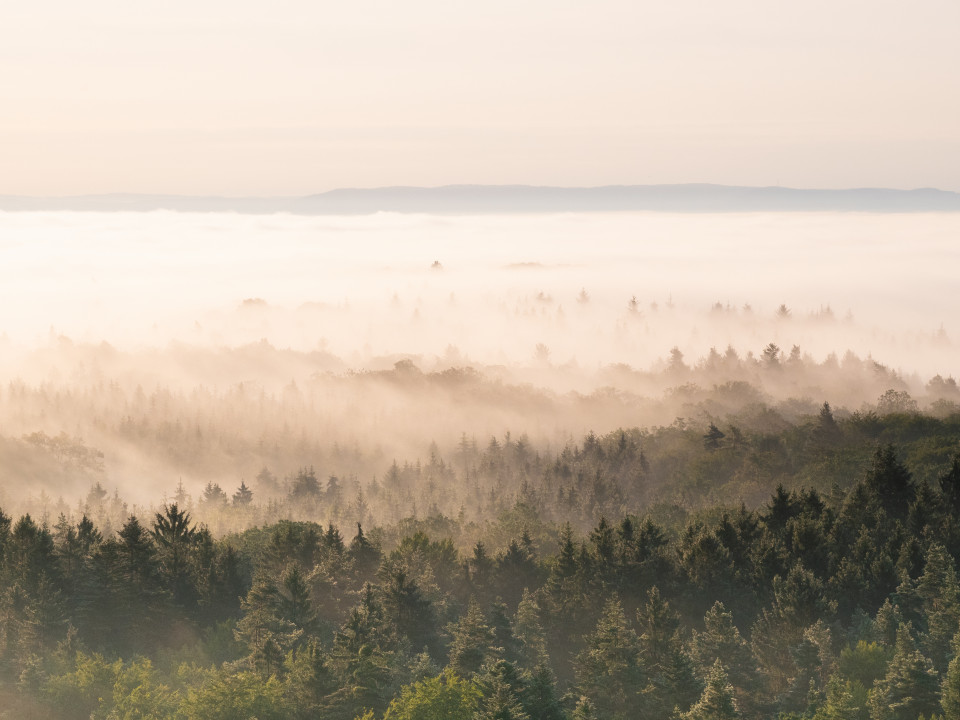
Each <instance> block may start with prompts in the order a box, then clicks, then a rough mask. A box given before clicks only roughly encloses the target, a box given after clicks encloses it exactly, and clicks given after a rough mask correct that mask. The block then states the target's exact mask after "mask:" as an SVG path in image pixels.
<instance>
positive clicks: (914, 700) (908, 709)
mask: <svg viewBox="0 0 960 720" xmlns="http://www.w3.org/2000/svg"><path fill="white" fill-rule="evenodd" d="M910 630H911V628H910V624H909V623H907V624H905V625H901V626H900V627H899V629H898V630H897V643H896V647H895V649H894V654H893V659H892V660H891V661H890V666H889V667H888V668H887V675H886V677H884V678H883V679H882V680H878V681H877V683H876V684H875V685H874V687H873V690H871V691H870V700H869V705H870V718H871V720H916V717H917V716H918V715H921V714H922V715H929V714H931V713H934V712H936V711H937V710H939V709H940V679H939V676H938V674H937V671H936V669H934V667H933V663H932V662H930V660H929V659H928V658H926V657H924V656H923V655H922V654H921V652H920V651H919V650H918V649H917V647H916V645H915V644H914V641H913V638H912V637H911V635H910Z"/></svg>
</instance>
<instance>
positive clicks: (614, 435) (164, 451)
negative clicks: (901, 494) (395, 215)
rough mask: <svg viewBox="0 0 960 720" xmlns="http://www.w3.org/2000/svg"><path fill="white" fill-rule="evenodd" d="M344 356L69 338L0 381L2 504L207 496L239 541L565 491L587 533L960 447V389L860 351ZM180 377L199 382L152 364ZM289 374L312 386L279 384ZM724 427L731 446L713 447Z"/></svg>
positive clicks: (205, 513)
mask: <svg viewBox="0 0 960 720" xmlns="http://www.w3.org/2000/svg"><path fill="white" fill-rule="evenodd" d="M331 364H335V360H332V359H331V358H330V357H329V356H325V355H324V356H319V357H318V356H317V355H315V354H312V353H298V352H294V351H290V350H277V349H275V348H273V347H271V346H270V345H268V344H266V343H258V344H256V345H252V346H247V347H241V348H236V349H232V350H231V349H219V350H209V349H203V348H195V347H189V346H174V347H171V348H168V349H166V350H163V351H149V352H141V353H136V352H123V351H119V350H116V349H113V348H111V347H109V346H102V345H101V346H85V345H77V344H73V343H70V342H69V341H67V340H63V339H62V340H60V341H58V342H57V343H56V344H55V345H53V346H52V347H51V348H49V349H47V350H44V351H42V352H38V353H37V354H36V355H35V357H34V359H33V361H32V363H31V365H32V367H33V368H34V369H35V370H36V369H37V368H41V367H42V366H44V365H46V366H47V368H48V369H47V372H46V374H47V377H49V378H51V379H48V380H46V381H43V382H40V383H37V384H30V383H27V382H25V381H20V380H13V381H10V382H9V383H8V384H7V386H6V387H5V388H3V389H0V428H2V431H3V434H2V436H0V457H2V461H3V462H2V470H0V472H2V477H0V481H2V482H0V501H2V503H3V505H4V506H5V507H8V508H10V509H11V510H18V511H19V510H20V509H23V510H25V511H29V512H31V513H33V514H34V515H35V516H36V517H38V518H44V517H46V518H48V519H50V518H55V517H56V516H57V515H58V514H59V513H60V512H65V513H66V514H68V515H69V514H70V513H73V514H76V513H80V512H84V511H85V509H84V506H83V502H86V501H87V499H88V495H89V493H90V488H91V487H92V486H95V485H99V487H100V488H101V489H102V490H103V491H105V492H106V493H107V495H108V497H113V496H114V495H116V496H117V497H119V498H122V502H121V501H119V500H117V501H114V502H113V505H115V506H117V507H121V506H122V505H123V503H127V504H128V505H127V509H129V510H136V511H137V512H138V513H140V514H143V513H149V512H150V511H151V510H152V509H153V508H155V507H157V506H158V505H159V504H162V503H163V502H164V501H168V500H173V499H177V500H179V502H180V504H181V506H183V505H184V499H185V498H187V497H189V498H191V499H192V501H193V502H194V504H195V505H196V507H197V512H199V513H200V515H199V516H198V517H203V519H204V520H205V521H207V522H208V523H209V524H210V526H211V528H213V529H215V530H216V531H217V532H219V531H221V530H227V529H236V528H237V527H245V526H247V525H249V524H251V523H254V524H255V523H258V522H263V521H267V520H271V521H272V520H276V519H279V518H296V519H311V520H318V521H335V522H339V521H343V520H348V521H349V522H353V521H361V522H371V521H373V522H378V523H379V522H396V521H397V520H399V519H400V518H402V517H405V516H413V515H420V516H423V515H425V514H430V513H436V512H442V513H444V514H446V515H450V516H455V515H457V514H458V513H461V512H462V513H466V515H467V517H468V519H469V520H483V519H484V518H487V517H490V516H491V515H495V514H496V512H498V511H499V510H500V509H503V508H505V507H509V506H511V505H512V504H513V503H514V502H515V501H517V500H520V499H524V500H525V501H529V498H530V496H538V497H540V498H542V502H543V503H546V505H545V506H544V507H549V506H551V505H555V504H556V503H558V502H560V501H559V498H560V497H561V496H562V497H565V498H567V499H566V500H564V501H563V503H561V505H560V506H558V507H557V508H556V513H558V515H557V517H560V516H563V518H564V519H566V520H570V521H571V522H574V523H575V524H583V525H584V526H586V524H589V523H592V522H594V521H595V520H596V518H597V517H598V516H599V514H600V513H606V514H607V515H611V516H619V515H622V514H623V513H624V512H627V511H631V512H632V511H636V510H638V509H640V508H644V507H649V506H652V505H654V504H657V503H675V502H676V503H679V504H681V505H683V506H686V507H696V506H698V505H702V504H704V503H712V502H716V501H718V500H730V499H732V498H733V499H737V498H739V499H742V500H744V501H745V502H747V503H749V504H751V505H754V504H756V503H759V502H762V501H763V500H764V499H765V496H766V495H767V494H768V492H769V489H770V487H772V486H773V485H775V484H776V483H778V482H784V483H785V484H787V485H788V486H790V487H799V486H800V485H801V484H803V485H811V486H814V487H817V488H819V489H821V490H829V489H830V487H831V486H832V484H833V483H838V484H839V486H840V487H846V486H848V485H849V483H850V482H851V477H850V476H849V475H848V474H846V473H848V472H849V470H850V469H851V468H852V467H853V465H851V464H850V463H852V462H855V460H854V458H858V459H862V457H863V456H864V455H863V454H864V453H869V451H870V449H871V448H872V447H873V445H874V444H875V443H876V442H877V441H878V440H884V441H886V440H891V441H897V442H900V441H901V438H900V436H899V435H898V433H901V432H905V433H908V437H907V439H908V440H910V439H912V438H911V437H910V436H909V433H910V432H915V431H914V430H907V429H903V428H909V427H913V426H917V427H927V426H928V425H929V426H930V427H938V428H939V429H938V430H937V431H936V433H935V435H936V436H938V437H939V436H941V435H942V436H943V437H946V438H949V436H950V434H951V433H952V432H953V430H952V427H953V426H952V422H953V420H952V418H953V416H954V415H955V413H956V411H957V408H958V404H957V403H960V389H958V387H957V385H956V383H955V381H954V380H953V379H952V378H950V377H948V378H946V379H944V378H943V377H941V376H934V377H933V378H931V379H929V380H928V381H927V382H925V383H921V382H920V381H919V379H918V378H916V377H911V378H909V380H908V379H904V378H903V377H902V376H900V375H899V374H898V373H897V372H896V371H894V370H891V369H889V368H886V367H884V366H883V365H881V364H880V363H878V362H877V361H875V360H873V359H861V358H858V357H856V356H855V355H854V354H853V353H850V352H848V353H846V354H845V355H844V356H843V357H842V358H840V359H838V358H837V357H836V356H834V355H830V356H828V357H827V358H826V359H824V360H823V361H822V362H817V361H815V360H813V359H812V358H811V357H810V356H809V355H806V354H805V353H803V352H802V350H801V349H800V348H799V347H793V348H791V349H790V350H786V351H785V350H782V349H780V348H779V347H777V346H776V345H775V344H773V343H768V344H766V345H765V346H762V347H760V348H758V349H757V351H756V352H752V351H747V352H745V353H743V354H741V353H739V352H738V351H737V350H735V349H734V348H732V347H728V348H726V349H725V350H724V351H723V352H722V353H721V352H718V351H716V350H714V349H711V350H710V351H709V352H708V353H707V354H706V355H705V356H704V357H701V358H700V359H699V360H697V361H694V362H688V361H687V360H686V358H685V357H684V356H683V354H682V353H681V352H680V351H679V350H678V349H677V348H674V349H673V350H671V351H670V352H669V353H667V354H666V356H665V357H664V359H663V361H662V362H661V363H659V365H658V366H657V367H656V368H653V369H649V370H635V369H633V368H631V367H629V366H626V365H615V366H607V367H603V368H600V369H599V370H597V371H595V372H592V373H587V372H585V371H579V370H576V369H569V368H555V367H551V366H550V365H549V364H548V363H546V362H543V363H540V364H538V361H537V359H536V358H534V359H533V361H532V363H531V365H530V366H528V367H523V366H518V367H515V368H508V367H505V366H494V367H480V368H475V367H471V366H462V367H456V366H454V367H444V366H443V365H442V364H440V365H439V366H438V367H437V368H436V369H433V370H422V369H420V368H419V367H418V366H417V364H416V363H415V362H414V361H412V360H410V359H406V358H405V359H400V360H393V361H392V365H391V359H390V358H385V359H381V360H380V364H381V365H386V366H387V367H388V368H389V369H384V370H366V371H345V372H343V371H341V372H333V371H322V370H313V371H311V369H312V368H316V367H317V366H320V367H323V366H324V365H331ZM160 367H166V368H169V371H168V378H179V380H171V381H170V382H169V384H167V383H165V382H164V381H163V377H162V376H160V375H159V373H158V372H157V371H156V370H145V368H160ZM207 367H209V368H211V370H210V372H211V373H212V372H214V371H215V370H216V369H220V374H221V379H222V381H225V382H222V384H221V385H220V388H222V389H218V387H217V386H207V385H202V384H198V385H190V384H187V383H185V382H184V381H183V376H179V375H178V368H191V370H192V371H193V372H194V373H196V374H199V375H201V376H202V375H203V373H204V372H205V371H204V368H207ZM50 368H56V371H55V372H54V371H53V370H50ZM261 368H269V372H268V373H267V372H263V371H261ZM532 373H541V374H542V375H543V376H544V377H545V378H547V380H546V381H545V383H546V384H550V381H551V380H552V381H553V383H555V384H557V385H563V384H566V385H568V386H569V385H573V384H576V383H584V384H592V385H593V386H594V387H595V389H593V390H591V391H589V392H577V391H572V390H571V391H566V392H557V391H555V390H552V389H550V388H548V387H544V386H543V385H539V386H538V385H534V384H532V383H530V382H529V381H528V379H529V378H530V377H531V375H532ZM258 375H259V377H260V378H262V379H263V380H262V381H261V382H258V381H246V382H237V383H235V384H233V383H231V382H230V379H231V376H232V377H249V376H254V377H257V376H258ZM284 375H286V376H288V377H289V376H294V377H297V378H298V380H291V381H288V382H286V383H285V384H284V383H282V382H280V381H278V380H277V378H279V377H283V376H284ZM58 378H60V379H58ZM150 380H153V384H152V385H150V384H147V383H149V382H150ZM825 398H830V403H831V405H832V407H833V411H832V412H833V416H834V417H836V419H837V422H838V423H839V426H838V427H841V428H842V430H843V431H842V433H840V434H839V435H838V436H837V437H838V438H841V437H842V438H844V442H843V443H842V446H843V452H842V453H840V455H842V457H843V458H844V459H845V463H846V464H844V465H837V464H836V462H835V461H827V460H824V459H823V457H822V456H823V454H824V453H827V454H829V453H830V452H831V448H830V447H827V446H821V444H818V439H817V438H816V437H815V436H811V435H810V432H812V431H811V430H810V428H811V427H814V426H815V425H816V423H817V418H818V413H820V412H821V409H822V404H823V402H824V399H825ZM711 427H714V428H717V430H718V431H719V432H720V433H721V434H722V437H720V438H719V439H718V440H717V446H716V447H714V448H711V450H712V451H714V452H709V453H705V449H704V447H703V443H702V436H703V435H704V433H706V432H707V431H708V429H709V428H711ZM890 433H893V434H892V435H891V434H890ZM621 442H626V443H627V444H628V446H629V455H628V456H624V459H623V460H622V461H621V462H619V463H618V464H616V465H615V466H608V465H607V464H605V462H606V461H605V462H604V463H600V464H597V463H598V462H599V461H595V460H591V461H589V462H587V461H583V460H582V459H578V460H577V462H576V463H574V462H573V461H572V460H571V458H572V457H577V458H581V456H582V455H583V453H584V452H585V448H587V447H588V446H590V444H591V443H601V444H603V445H609V444H610V443H621ZM944 442H945V443H946V442H947V441H946V440H945V441H944ZM941 450H942V449H941ZM941 450H938V451H937V452H938V453H939V454H936V453H934V452H933V450H931V449H929V448H928V449H927V451H926V452H928V453H930V454H931V455H930V457H929V458H925V459H923V460H922V464H921V465H920V466H919V467H917V468H915V472H917V473H919V474H920V476H921V477H922V478H923V479H924V480H927V481H929V480H931V479H932V478H933V476H934V475H933V474H934V473H935V471H936V470H937V463H940V464H941V465H942V463H943V462H945V455H944V454H943V452H942V451H941ZM716 451H719V452H716ZM608 456H609V452H608V451H607V450H604V452H603V453H602V457H603V458H607V457H608ZM627 457H629V460H627V459H626V458H627ZM641 457H642V460H641ZM561 467H565V468H566V469H563V470H561V469H560V468H561ZM304 478H307V479H308V480H305V479H304ZM332 478H335V479H334V480H331V479H332ZM241 482H242V483H243V484H244V487H245V488H247V489H249V490H250V491H251V492H252V493H253V496H252V497H253V499H254V502H253V504H252V507H253V508H254V509H255V510H256V512H255V514H251V513H253V510H251V509H247V510H244V511H243V512H239V511H234V510H233V509H231V508H232V505H231V504H230V503H226V507H221V506H222V505H224V503H220V502H219V500H218V501H217V502H213V501H211V498H207V500H208V501H209V502H203V501H202V499H203V497H204V494H205V493H207V494H209V491H210V488H211V487H218V488H220V490H221V491H222V492H223V493H224V494H225V496H226V497H227V499H229V498H230V496H232V495H233V494H234V492H236V490H237V489H238V487H239V486H240V484H241ZM594 486H595V489H594ZM211 497H213V498H219V499H220V500H222V499H223V497H222V496H220V495H218V494H216V493H214V495H213V496H211ZM591 498H592V499H591ZM118 503H120V504H119V505H118ZM561 508H562V509H561ZM86 511H91V510H90V508H86ZM125 513H126V510H124V511H123V512H121V513H120V515H119V516H117V517H114V518H113V521H114V522H116V521H120V520H122V519H123V515H124V514H125ZM571 513H573V515H571ZM99 520H100V521H102V520H103V518H99Z"/></svg>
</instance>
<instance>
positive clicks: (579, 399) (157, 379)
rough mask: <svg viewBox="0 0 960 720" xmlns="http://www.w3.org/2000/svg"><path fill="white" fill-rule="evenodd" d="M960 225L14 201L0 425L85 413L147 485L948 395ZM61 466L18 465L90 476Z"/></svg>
mask: <svg viewBox="0 0 960 720" xmlns="http://www.w3.org/2000/svg"><path fill="white" fill-rule="evenodd" d="M958 238H960V216H958V215H956V214H953V215H947V214H944V215H938V214H910V215H872V214H830V213H814V214H801V213H784V214H742V215H737V214H723V215H670V214H656V213H649V214H647V213H622V214H584V215H544V216H502V217H497V216H485V217H435V216H418V215H392V214H381V215H373V216H362V217H342V218H340V217H296V216H286V215H270V216H241V215H230V214H188V213H169V212H151V213H113V214H97V213H0V258H2V262H0V307H2V308H3V309H2V311H0V333H2V335H0V351H2V355H0V373H2V376H0V377H2V380H3V386H2V390H0V435H2V436H3V438H7V439H8V440H9V441H10V442H13V441H17V442H22V438H24V436H27V435H29V434H30V433H36V432H43V433H45V434H46V436H48V437H55V436H58V435H59V434H60V433H65V436H66V437H69V438H73V439H74V440H76V439H77V438H83V440H84V442H85V446H87V447H92V448H96V449H98V450H101V451H103V453H104V455H105V457H104V462H103V469H102V470H100V469H96V468H95V469H94V470H95V472H94V476H97V477H99V476H100V475H102V477H103V478H104V479H105V481H106V483H105V484H110V485H113V486H119V487H122V488H123V489H124V492H125V493H126V494H127V495H128V496H129V497H132V498H134V499H136V500H138V501H144V502H148V501H152V500H157V499H158V498H159V495H160V493H161V492H162V491H165V490H169V489H170V488H172V487H173V486H174V485H175V484H176V478H182V479H183V481H184V484H185V485H189V486H190V487H191V488H193V489H196V488H198V487H202V486H203V485H204V483H206V482H207V481H209V480H211V479H213V480H218V481H221V480H222V481H223V482H225V483H227V484H230V483H233V481H234V480H237V479H239V478H240V477H247V478H250V477H252V476H253V475H255V474H256V472H257V471H258V470H259V469H260V467H262V465H263V464H265V463H266V462H267V461H268V460H270V461H271V462H273V463H274V467H273V468H272V469H273V471H274V472H275V473H279V474H281V475H282V474H284V473H292V472H294V471H295V470H296V468H297V467H298V466H299V465H300V464H306V463H311V462H316V463H318V464H321V465H322V464H323V463H325V462H327V463H328V465H329V466H328V467H323V468H322V470H321V472H354V473H356V474H359V475H360V476H361V477H363V475H364V474H370V475H374V474H382V473H383V472H385V470H386V468H387V467H388V466H389V464H390V463H391V462H392V460H393V459H394V458H398V459H400V460H401V461H402V460H404V459H407V460H411V461H414V460H416V459H417V458H418V457H425V456H426V455H427V453H428V450H427V448H428V446H429V443H430V442H431V440H436V441H437V442H438V443H439V445H440V447H441V450H446V449H447V448H449V447H451V446H452V445H453V444H454V443H456V440H457V439H458V438H460V437H461V433H467V434H468V435H469V436H471V437H476V438H480V441H481V444H482V443H483V442H484V439H485V438H489V437H490V436H491V435H497V436H501V435H503V433H505V432H507V431H513V432H514V433H528V434H529V437H530V440H531V442H533V443H534V444H535V445H536V446H537V447H538V448H546V447H547V446H548V443H552V446H553V447H558V446H562V444H563V442H564V441H565V440H566V439H569V438H570V437H575V436H579V434H581V433H584V432H587V431H589V430H594V431H596V432H598V433H603V432H607V431H609V430H612V429H615V428H617V427H620V426H643V425H646V424H669V423H670V422H671V421H672V420H673V419H674V418H675V417H677V416H680V415H686V416H688V417H693V418H694V419H695V420H696V421H697V422H706V421H707V420H708V415H709V413H706V414H705V411H704V410H703V406H702V405H701V406H697V407H699V409H696V408H694V409H691V408H693V407H694V406H692V405H691V402H693V400H691V398H695V399H699V400H703V399H704V397H705V395H704V393H706V392H708V391H710V389H711V388H715V387H719V386H721V385H723V383H725V382H730V381H742V382H747V383H750V384H751V385H752V386H753V387H754V388H755V389H756V391H757V392H758V393H759V395H757V396H756V398H754V397H753V396H750V397H751V398H753V399H757V398H761V399H763V400H764V401H767V402H771V403H772V402H783V401H786V400H787V399H789V398H795V399H799V400H800V401H801V402H800V403H799V405H797V404H795V405H794V406H793V408H794V410H793V412H800V411H801V410H803V411H804V412H805V411H811V412H815V410H816V408H817V407H818V404H819V403H821V402H822V401H824V400H829V401H830V402H831V403H834V404H835V405H836V406H838V407H846V408H849V409H850V410H855V409H859V408H860V407H862V406H863V405H864V404H870V403H876V402H877V399H878V397H879V396H880V395H881V394H882V393H883V392H884V391H885V390H887V389H891V388H893V389H897V390H904V391H907V392H910V393H912V394H913V395H914V396H915V397H917V398H918V399H920V400H921V401H924V398H927V401H929V402H932V401H933V400H935V399H937V398H936V397H935V393H934V394H931V393H930V390H929V387H928V385H927V383H928V381H929V380H930V379H931V378H933V377H934V376H935V375H938V374H939V375H942V376H944V377H948V376H950V375H951V374H952V373H954V371H955V370H954V369H955V368H956V367H957V360H958V359H960V352H958V347H957V345H956V344H955V342H954V341H953V338H955V337H957V335H958V333H960V328H958V327H957V326H956V323H957V318H958V317H960V315H958V309H960V308H958V301H957V295H956V289H957V277H958V271H960V242H958ZM771 343H773V344H775V345H776V346H777V347H778V348H779V350H780V351H781V354H779V355H778V354H777V353H776V352H775V350H776V348H775V349H774V351H772V352H773V356H774V357H773V358H772V359H773V360H775V361H777V363H778V367H779V365H781V364H782V366H783V368H787V369H789V372H783V373H781V374H779V375H778V374H772V372H771V364H770V360H771V351H770V344H771ZM765 349H766V350H767V351H768V352H767V356H766V357H765V356H764V354H763V353H764V350H765ZM791 355H792V359H791ZM406 360H409V361H410V362H409V363H407V362H403V363H401V365H399V366H396V367H395V364H396V363H397V362H398V361H406ZM874 361H876V363H880V364H882V366H883V367H879V366H878V365H877V364H876V363H875V362H874ZM791 362H792V363H793V365H790V363H791ZM451 368H455V369H460V370H458V371H457V372H455V373H451V372H449V371H450V369H451ZM463 368H472V370H471V371H469V372H468V371H465V370H463ZM790 368H792V369H790ZM445 371H447V372H446V373H445ZM678 387H680V388H684V389H682V390H681V391H677V390H676V388H678ZM465 388H467V389H465ZM698 393H699V395H698ZM748 394H749V393H748ZM745 402H746V400H744V399H743V398H741V399H740V400H737V401H736V402H734V403H733V405H731V406H730V407H729V408H726V409H727V410H730V411H734V410H736V409H738V408H739V407H741V406H742V405H743V404H744V403H745ZM798 408H800V409H798ZM144 426H150V427H152V428H153V430H151V431H150V432H149V433H147V434H146V435H143V433H141V434H140V435H138V432H140V431H136V432H135V431H134V429H135V428H141V429H142V428H143V427H144ZM161 426H162V427H165V428H167V430H168V431H169V432H168V433H167V435H166V436H165V437H167V438H168V443H169V445H170V447H159V445H160V443H158V442H157V440H156V438H157V437H158V436H157V433H158V432H159V430H157V428H159V427H161ZM185 428H188V429H190V430H191V431H192V434H191V438H192V439H191V447H192V446H196V447H192V449H191V450H190V451H189V453H187V452H186V450H185V447H186V446H185V444H184V441H182V439H181V440H179V441H178V440H177V438H178V437H180V436H179V435H178V433H184V432H185ZM144 432H146V431H144ZM151 433H152V434H151ZM137 437H141V440H140V441H137V440H136V438H137ZM147 437H149V438H152V440H150V441H149V442H148V441H147V440H146V439H144V438H147ZM203 438H206V439H203ZM151 443H152V444H151ZM178 443H179V446H178ZM42 444H43V443H42V442H41V443H39V445H38V444H37V443H34V445H32V446H31V447H39V446H40V445H42ZM334 446H336V447H337V448H338V452H339V448H341V447H342V446H345V447H351V448H354V449H355V450H356V453H358V454H359V455H362V456H363V457H364V458H366V459H365V460H364V462H362V463H359V462H354V463H353V465H352V466H350V467H348V468H346V469H343V468H338V467H336V466H335V465H334V463H333V461H332V460H329V458H331V457H333V455H334V454H335V453H334V454H331V448H333V447H334ZM10 447H12V446H10ZM230 448H232V449H230ZM282 448H286V449H287V450H288V451H287V452H281V449H282ZM294 448H295V451H294ZM8 449H9V448H8ZM10 452H13V451H12V450H11V451H10ZM18 452H19V451H18ZM56 452H60V453H62V452H64V451H63V449H62V448H61V449H60V450H58V451H56ZM356 453H355V454H356ZM187 454H189V458H188V457H186V455H187ZM17 457H20V456H17ZM24 457H26V456H24ZM325 458H326V459H325ZM18 462H19V461H18ZM344 462H345V461H344ZM41 465H42V464H41ZM41 465H37V464H36V463H33V464H32V465H31V464H30V463H28V462H27V461H26V460H23V461H22V462H21V463H20V465H16V466H13V467H11V466H9V465H8V467H6V468H5V470H4V477H2V478H0V483H2V486H0V487H2V488H3V490H4V493H5V494H6V495H7V496H9V497H15V496H19V495H21V494H22V492H21V490H22V489H23V488H22V485H23V484H24V483H25V482H28V483H37V485H36V487H41V486H43V488H44V489H45V491H47V492H58V491H61V490H62V491H64V492H68V493H71V494H72V493H74V492H80V490H81V488H80V487H61V486H58V485H56V484H51V483H48V484H47V485H49V487H47V486H45V485H44V478H43V477H42V475H43V473H42V471H41V470H40V469H38V468H40V467H41ZM94 465H96V463H94ZM29 468H33V469H29ZM89 471H90V468H87V469H86V470H84V472H83V473H81V474H80V475H79V476H78V477H79V478H80V480H77V483H78V484H80V485H82V483H85V482H88V481H89V480H90V478H91V477H93V476H91V475H90V472H89ZM97 473H100V475H96V474H97ZM233 484H235V483H233ZM28 489H29V488H28ZM34 489H35V488H34ZM0 500H2V498H0Z"/></svg>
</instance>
